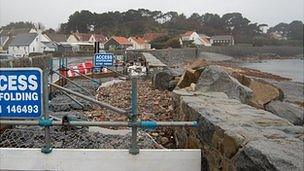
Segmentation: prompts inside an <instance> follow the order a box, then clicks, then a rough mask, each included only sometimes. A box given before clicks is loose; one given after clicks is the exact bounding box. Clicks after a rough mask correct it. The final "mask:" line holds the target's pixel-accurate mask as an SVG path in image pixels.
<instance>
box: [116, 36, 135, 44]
mask: <svg viewBox="0 0 304 171" xmlns="http://www.w3.org/2000/svg"><path fill="white" fill-rule="evenodd" d="M112 39H114V40H115V41H116V42H117V43H119V44H121V45H132V43H131V42H130V41H129V40H128V39H127V38H125V37H121V36H113V37H112Z"/></svg>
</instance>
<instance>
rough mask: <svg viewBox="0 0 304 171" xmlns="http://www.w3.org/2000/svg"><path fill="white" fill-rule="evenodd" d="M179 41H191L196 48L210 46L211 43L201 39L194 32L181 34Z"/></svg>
mask: <svg viewBox="0 0 304 171" xmlns="http://www.w3.org/2000/svg"><path fill="white" fill-rule="evenodd" d="M181 41H182V42H183V41H193V42H192V43H193V44H195V45H198V46H211V43H210V41H208V39H206V38H204V37H201V36H200V35H199V34H197V33H196V32H194V31H187V32H186V33H184V34H182V35H181Z"/></svg>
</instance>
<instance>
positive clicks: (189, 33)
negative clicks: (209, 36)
mask: <svg viewBox="0 0 304 171" xmlns="http://www.w3.org/2000/svg"><path fill="white" fill-rule="evenodd" d="M193 33H194V31H187V32H186V33H184V34H183V35H182V36H191V35H192V34H193Z"/></svg>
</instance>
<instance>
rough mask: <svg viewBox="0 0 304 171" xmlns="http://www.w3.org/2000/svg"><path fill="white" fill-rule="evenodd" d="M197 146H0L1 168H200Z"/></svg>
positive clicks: (134, 170)
mask: <svg viewBox="0 0 304 171" xmlns="http://www.w3.org/2000/svg"><path fill="white" fill-rule="evenodd" d="M200 153H201V152H200V150H149V149H143V150H140V153H139V154H138V155H131V154H129V152H128V150H105V149H100V150H93V149H92V150H89V149H54V150H53V152H51V153H50V154H43V153H41V151H40V149H6V148H4V149H0V161H1V164H0V170H58V171H60V170H65V171H69V170H70V171H78V170H79V171H83V170H87V171H100V170H105V171H143V170H144V171H156V170H157V171H171V170H172V171H200V169H201V163H200V160H201V154H200Z"/></svg>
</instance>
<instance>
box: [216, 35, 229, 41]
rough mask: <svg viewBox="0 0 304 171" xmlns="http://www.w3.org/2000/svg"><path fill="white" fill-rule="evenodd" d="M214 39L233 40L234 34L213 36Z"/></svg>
mask: <svg viewBox="0 0 304 171" xmlns="http://www.w3.org/2000/svg"><path fill="white" fill-rule="evenodd" d="M211 39H212V40H232V39H233V36H231V35H216V36H212V37H211Z"/></svg>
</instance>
